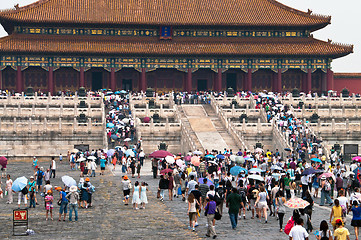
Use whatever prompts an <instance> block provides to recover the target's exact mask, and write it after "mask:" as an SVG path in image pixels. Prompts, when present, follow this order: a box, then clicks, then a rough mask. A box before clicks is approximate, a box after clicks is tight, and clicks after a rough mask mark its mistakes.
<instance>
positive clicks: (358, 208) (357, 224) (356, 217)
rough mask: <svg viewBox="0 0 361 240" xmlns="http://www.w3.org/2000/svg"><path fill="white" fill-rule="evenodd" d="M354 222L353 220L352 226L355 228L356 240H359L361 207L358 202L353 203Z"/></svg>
mask: <svg viewBox="0 0 361 240" xmlns="http://www.w3.org/2000/svg"><path fill="white" fill-rule="evenodd" d="M351 211H352V214H353V215H352V220H351V226H353V227H354V230H355V235H356V240H358V234H359V227H361V206H360V204H359V203H358V201H353V202H352V208H351Z"/></svg>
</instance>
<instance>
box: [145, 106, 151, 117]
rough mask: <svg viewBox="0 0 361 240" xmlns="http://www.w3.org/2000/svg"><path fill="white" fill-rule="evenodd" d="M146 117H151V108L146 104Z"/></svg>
mask: <svg viewBox="0 0 361 240" xmlns="http://www.w3.org/2000/svg"><path fill="white" fill-rule="evenodd" d="M145 115H146V116H147V117H150V116H149V106H148V104H147V103H146V104H145Z"/></svg>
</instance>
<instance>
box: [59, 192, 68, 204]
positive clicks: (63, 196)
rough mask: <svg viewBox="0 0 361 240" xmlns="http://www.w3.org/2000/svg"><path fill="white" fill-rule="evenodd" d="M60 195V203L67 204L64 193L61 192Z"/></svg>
mask: <svg viewBox="0 0 361 240" xmlns="http://www.w3.org/2000/svg"><path fill="white" fill-rule="evenodd" d="M60 194H61V201H62V202H63V203H67V202H68V199H67V198H66V192H64V191H61V192H60Z"/></svg>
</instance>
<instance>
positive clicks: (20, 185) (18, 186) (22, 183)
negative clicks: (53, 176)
mask: <svg viewBox="0 0 361 240" xmlns="http://www.w3.org/2000/svg"><path fill="white" fill-rule="evenodd" d="M26 185H28V179H27V178H26V177H24V176H23V177H19V178H17V179H16V180H15V181H14V182H13V185H12V187H11V189H12V190H13V191H14V192H20V191H21V190H23V189H24V187H26Z"/></svg>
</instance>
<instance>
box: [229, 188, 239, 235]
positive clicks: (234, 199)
mask: <svg viewBox="0 0 361 240" xmlns="http://www.w3.org/2000/svg"><path fill="white" fill-rule="evenodd" d="M241 204H242V198H241V196H240V195H239V194H238V193H237V188H232V193H231V194H229V195H228V196H227V200H226V206H227V207H228V214H229V219H230V220H231V226H232V229H236V227H237V222H238V213H239V209H240V207H241Z"/></svg>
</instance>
